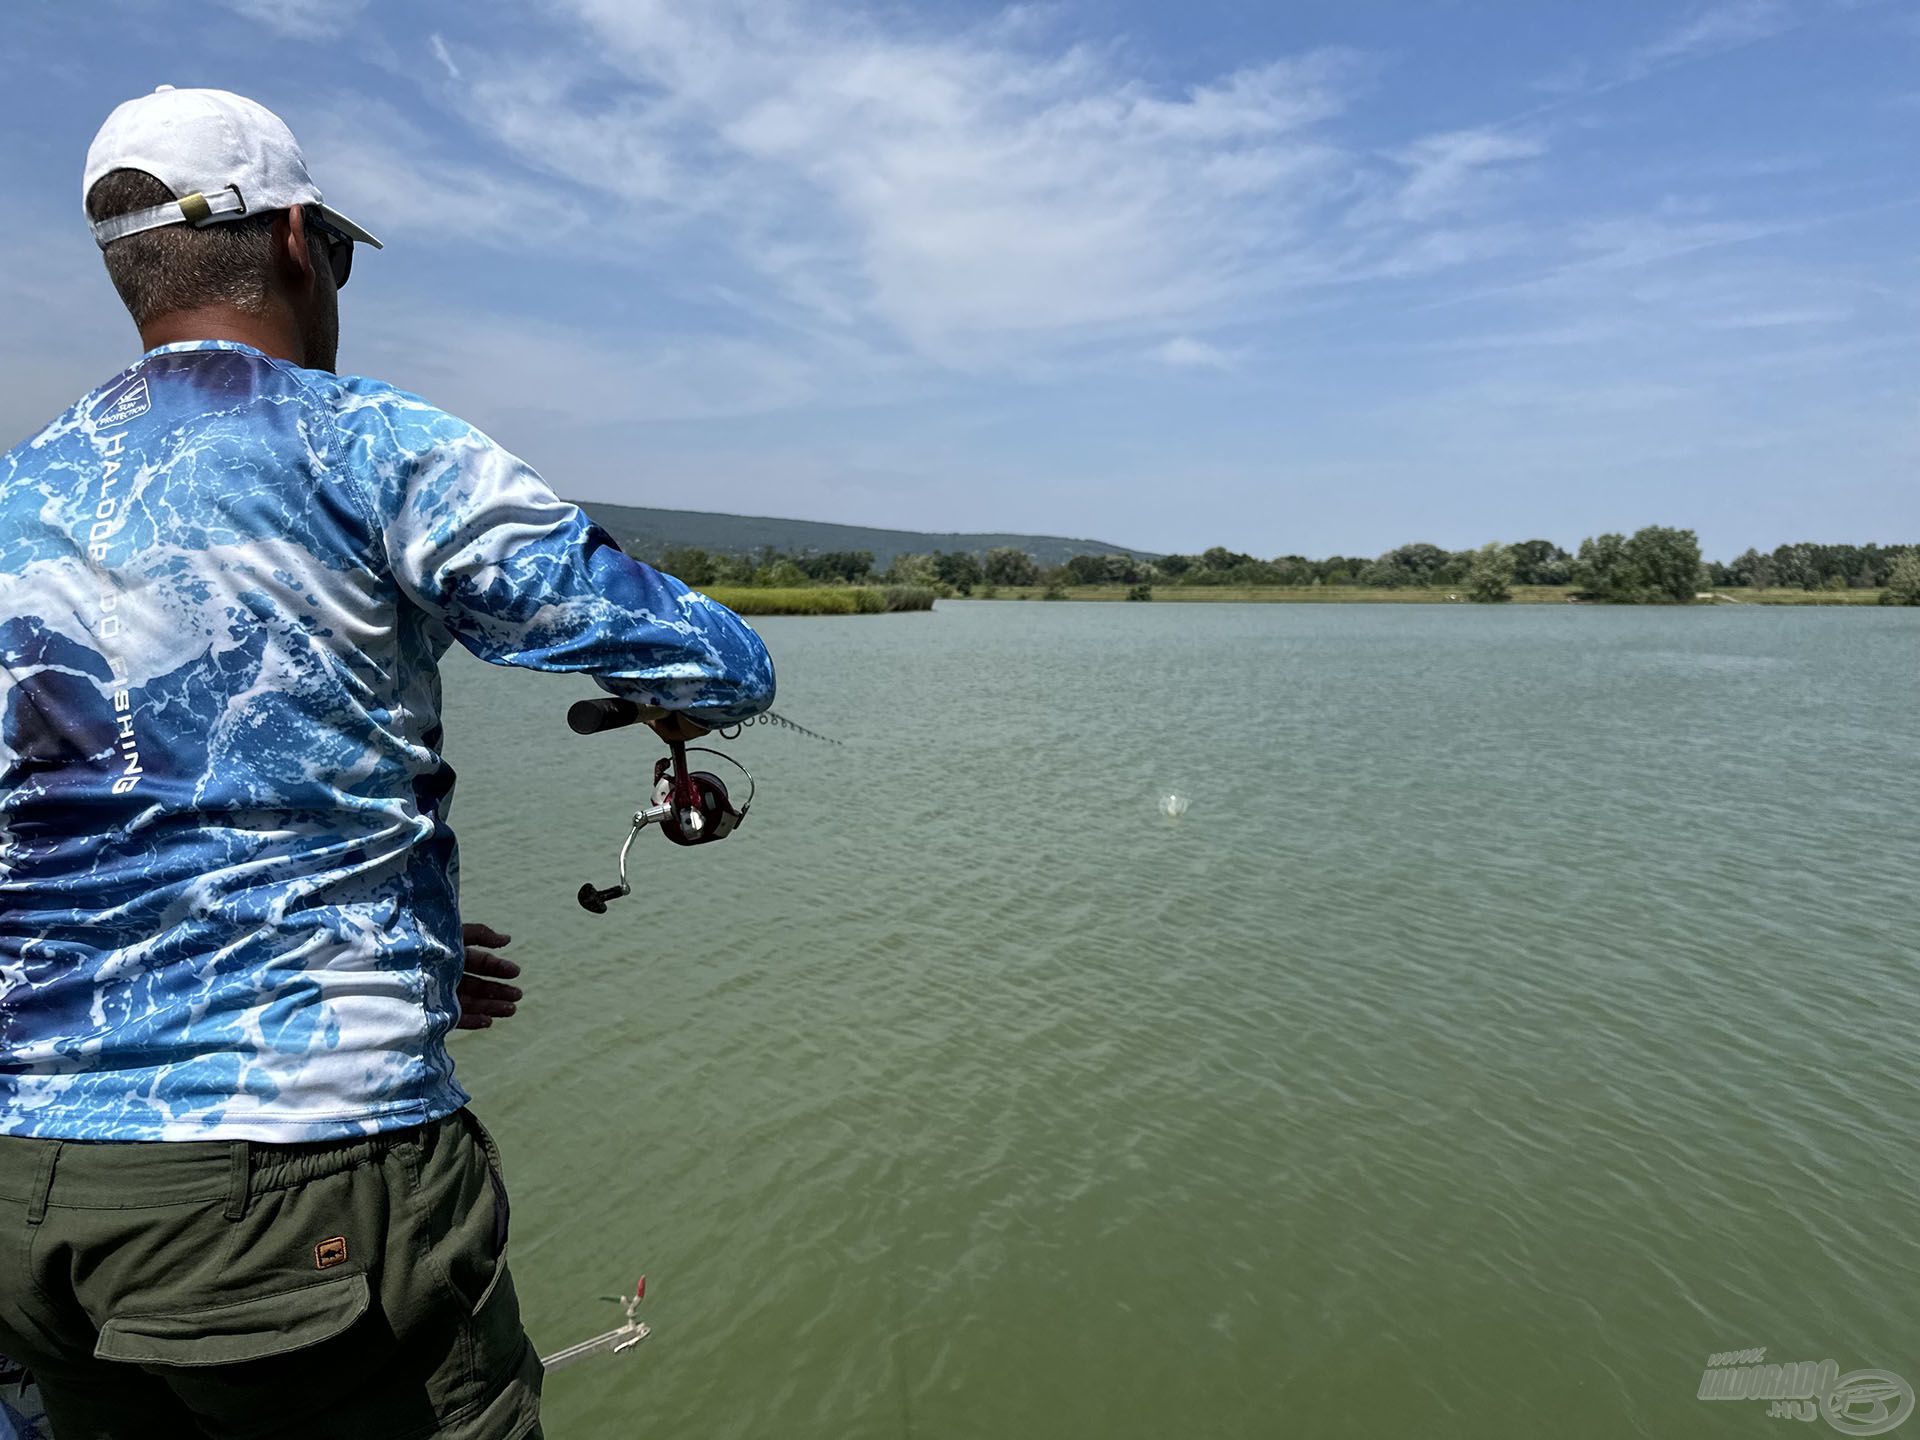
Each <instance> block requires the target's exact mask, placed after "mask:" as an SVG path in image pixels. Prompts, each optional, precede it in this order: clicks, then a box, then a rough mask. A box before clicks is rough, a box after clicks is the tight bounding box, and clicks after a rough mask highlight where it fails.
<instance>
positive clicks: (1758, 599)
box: [974, 585, 1880, 605]
mask: <svg viewBox="0 0 1920 1440" xmlns="http://www.w3.org/2000/svg"><path fill="white" fill-rule="evenodd" d="M1132 588H1133V587H1131V586H1128V585H1069V586H1067V587H1066V590H1065V598H1066V599H1068V600H1122V601H1124V600H1125V599H1126V598H1127V594H1128V592H1129V590H1131V589H1132ZM1044 593H1045V592H1044V591H1043V590H1042V589H1041V587H1039V586H1037V585H1026V586H1002V587H1001V588H1000V589H998V590H992V591H989V590H976V591H975V592H974V598H975V599H981V600H1038V599H1040V598H1041V597H1042V595H1043V594H1044ZM1715 593H1716V594H1721V595H1726V596H1728V597H1730V598H1731V599H1733V600H1735V601H1737V602H1738V603H1740V604H1743V605H1878V604H1879V603H1880V592H1879V591H1878V590H1723V591H1716V592H1715ZM1573 594H1574V591H1573V587H1572V586H1570V585H1516V586H1514V587H1513V595H1512V598H1511V599H1510V600H1508V601H1507V602H1506V603H1508V604H1510V605H1564V604H1566V603H1567V602H1568V601H1569V600H1570V599H1572V597H1573ZM1153 599H1154V603H1155V604H1160V603H1163V602H1169V601H1171V602H1175V603H1185V602H1187V601H1235V602H1238V603H1241V604H1246V603H1255V604H1261V603H1264V604H1271V605H1287V604H1296V605H1298V604H1305V605H1448V604H1459V605H1465V604H1468V603H1470V602H1469V601H1468V599H1467V592H1466V591H1465V590H1464V589H1455V590H1445V589H1440V588H1434V589H1430V590H1428V589H1421V588H1419V587H1417V586H1407V587H1404V588H1401V589H1386V588H1381V587H1373V586H1366V585H1316V586H1313V587H1311V588H1293V587H1289V586H1284V585H1156V586H1154V587H1153ZM1695 603H1696V604H1700V605H1724V604H1725V603H1726V601H1724V600H1700V601H1696V602H1695Z"/></svg>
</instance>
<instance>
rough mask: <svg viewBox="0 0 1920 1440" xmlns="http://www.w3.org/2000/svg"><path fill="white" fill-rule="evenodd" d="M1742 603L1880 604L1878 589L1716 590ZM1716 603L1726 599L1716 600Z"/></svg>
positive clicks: (1718, 603)
mask: <svg viewBox="0 0 1920 1440" xmlns="http://www.w3.org/2000/svg"><path fill="white" fill-rule="evenodd" d="M1714 594H1716V595H1725V596H1726V597H1727V598H1728V599H1730V600H1737V601H1739V602H1740V603H1741V604H1742V605H1878V604H1879V603H1880V592H1879V591H1878V590H1798V589H1795V590H1716V591H1714ZM1714 603H1715V604H1716V605H1724V604H1725V603H1726V601H1724V600H1716V601H1715V602H1714Z"/></svg>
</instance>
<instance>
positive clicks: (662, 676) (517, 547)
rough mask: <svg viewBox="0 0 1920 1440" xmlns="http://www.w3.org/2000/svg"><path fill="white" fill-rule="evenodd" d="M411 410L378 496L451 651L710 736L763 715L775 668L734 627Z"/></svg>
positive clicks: (479, 440) (573, 513) (437, 419)
mask: <svg viewBox="0 0 1920 1440" xmlns="http://www.w3.org/2000/svg"><path fill="white" fill-rule="evenodd" d="M408 399H409V400H411V397H408ZM411 404H412V406H418V407H419V409H418V410H412V409H410V408H405V409H402V410H401V411H400V412H399V413H398V414H397V415H395V416H393V417H392V419H393V429H392V434H393V436H394V438H396V439H400V440H402V441H403V442H410V443H404V448H403V449H402V451H401V454H402V457H403V460H402V468H404V470H405V472H406V473H405V474H404V475H402V474H397V473H391V472H390V473H389V475H387V476H385V477H382V478H381V479H379V480H377V481H376V485H375V488H376V490H378V491H384V495H383V497H382V498H383V501H384V503H383V504H382V506H381V508H382V509H383V510H384V512H385V513H384V514H383V516H382V517H381V518H382V520H383V521H384V535H385V546H386V553H387V559H388V563H389V564H390V566H391V567H392V571H393V574H394V576H395V578H396V579H397V580H398V582H399V584H400V586H401V588H402V589H403V590H404V591H405V592H406V594H407V595H408V597H409V598H410V599H412V600H413V601H414V603H415V604H417V605H419V606H420V607H421V608H422V609H424V610H426V611H427V612H428V613H429V614H432V615H434V616H436V617H437V618H438V619H439V620H440V621H441V622H442V623H443V624H445V625H446V627H447V628H448V629H449V630H450V631H451V632H452V633H453V634H454V636H455V637H456V638H458V639H459V641H460V643H461V644H463V645H465V646H466V647H467V648H468V649H469V650H471V651H472V652H473V653H474V654H476V655H478V656H479V657H480V658H481V659H483V660H487V661H490V662H492V663H493V664H496V665H518V666H525V667H527V668H530V669H535V670H554V671H577V672H579V673H581V674H586V675H591V676H593V677H594V679H595V680H597V681H598V682H599V683H600V685H601V686H602V687H603V688H604V689H606V690H609V691H611V692H612V693H613V694H615V695H619V696H622V697H623V698H626V699H629V700H633V701H636V702H638V703H639V704H642V705H652V706H657V707H659V708H661V709H664V710H673V711H679V712H682V713H684V714H686V715H687V716H688V717H690V718H691V719H693V720H696V721H698V722H699V723H701V724H703V725H708V726H716V725H730V724H733V723H735V722H737V721H740V720H745V719H748V718H750V717H752V716H754V715H757V714H759V713H760V712H761V711H763V710H765V709H766V708H767V707H768V706H769V705H771V704H772V703H773V690H774V680H773V661H772V659H771V658H770V657H769V656H768V654H767V648H766V646H765V645H764V644H763V643H762V642H761V640H760V637H759V636H758V635H756V634H754V632H753V631H752V629H750V628H749V627H748V626H747V624H746V622H745V621H743V620H741V619H740V617H739V616H737V615H735V614H734V613H733V612H732V611H731V610H728V609H727V608H726V607H725V606H723V605H719V604H716V603H715V602H714V601H712V600H709V599H708V598H707V597H706V596H704V595H701V594H698V593H697V592H695V591H693V590H690V589H688V588H687V587H686V586H685V585H682V584H681V583H680V582H679V581H678V580H675V579H674V578H673V577H672V576H670V575H663V574H661V573H660V572H659V571H658V570H655V569H654V568H653V567H652V566H650V565H643V564H641V563H640V562H639V561H637V560H633V559H631V558H629V557H628V556H627V555H625V554H624V553H622V551H621V550H620V547H619V546H618V545H617V544H616V543H615V542H614V540H613V538H612V537H611V536H609V535H608V534H607V533H606V532H605V531H604V530H602V529H600V528H599V527H598V526H597V525H594V524H593V523H592V522H591V521H589V520H588V519H587V517H586V516H585V515H583V514H582V513H581V511H580V510H579V508H578V507H577V506H574V505H570V504H568V503H567V502H565V501H563V500H560V499H557V498H556V497H555V496H554V494H553V492H552V491H551V490H549V489H548V488H547V485H546V483H545V482H544V481H543V480H541V478H540V477H539V476H538V475H537V474H535V473H534V471H533V470H532V469H531V468H530V467H529V466H527V465H526V464H524V463H523V462H521V461H520V460H519V459H517V458H516V457H514V456H513V455H511V454H509V453H508V452H507V451H505V450H503V449H501V448H500V447H499V446H498V445H496V444H494V443H493V442H492V441H491V440H489V439H488V438H487V437H486V436H484V435H482V434H481V433H480V432H479V431H477V430H475V429H473V428H472V427H471V426H468V425H466V424H464V423H463V422H461V421H458V420H455V419H454V418H453V417H452V416H450V415H447V414H445V413H444V412H442V411H438V410H434V409H432V407H430V406H426V405H424V403H423V402H419V401H411ZM377 448H378V447H371V453H369V454H368V455H367V456H366V457H365V458H366V459H367V460H368V461H371V462H372V463H374V464H378V463H379V460H380V458H381V457H380V456H379V455H378V453H377Z"/></svg>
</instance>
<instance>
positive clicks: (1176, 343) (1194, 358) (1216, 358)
mask: <svg viewBox="0 0 1920 1440" xmlns="http://www.w3.org/2000/svg"><path fill="white" fill-rule="evenodd" d="M1152 355H1153V358H1154V359H1156V360H1158V361H1159V362H1160V363H1161V364H1162V365H1171V366H1172V367H1173V368H1174V369H1176V370H1230V369H1232V368H1233V363H1234V357H1233V356H1232V355H1231V354H1229V353H1228V352H1227V351H1225V350H1222V349H1221V348H1220V347H1219V346H1218V345H1213V344H1209V343H1208V342H1207V341H1205V340H1196V339H1194V338H1193V336H1191V335H1176V336H1174V337H1173V339H1171V340H1169V341H1167V342H1166V343H1165V344H1163V345H1156V346H1155V347H1154V348H1153V351H1152Z"/></svg>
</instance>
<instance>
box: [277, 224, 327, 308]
mask: <svg viewBox="0 0 1920 1440" xmlns="http://www.w3.org/2000/svg"><path fill="white" fill-rule="evenodd" d="M273 258H274V263H275V264H276V266H278V267H280V268H281V270H282V271H283V273H284V275H285V278H286V280H287V282H288V284H289V286H290V288H292V289H293V290H294V291H296V292H298V291H302V290H305V289H307V288H308V287H309V286H311V285H313V284H315V283H317V282H318V280H319V278H320V277H319V274H318V272H317V271H316V270H315V269H314V258H315V257H314V253H313V235H312V233H311V232H310V231H309V230H308V229H307V217H306V215H305V213H304V212H303V211H302V210H301V209H300V207H299V206H297V205H296V206H294V207H293V208H292V209H290V210H282V211H281V212H280V213H279V214H278V215H276V216H274V217H273Z"/></svg>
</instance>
